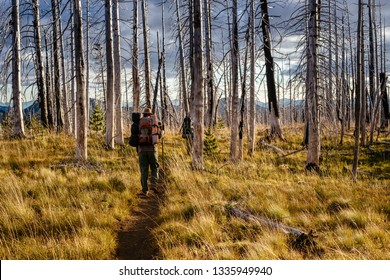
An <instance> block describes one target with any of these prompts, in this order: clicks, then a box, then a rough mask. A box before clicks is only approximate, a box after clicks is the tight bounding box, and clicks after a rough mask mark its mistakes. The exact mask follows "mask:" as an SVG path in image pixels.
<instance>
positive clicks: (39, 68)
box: [32, 0, 48, 128]
mask: <svg viewBox="0 0 390 280" xmlns="http://www.w3.org/2000/svg"><path fill="white" fill-rule="evenodd" d="M32 5H33V14H34V21H33V25H34V43H35V52H36V62H35V64H36V65H35V69H36V75H37V87H38V103H39V110H40V113H41V122H42V125H43V127H45V128H46V127H47V126H48V119H47V100H46V88H45V70H44V65H43V57H42V43H41V23H40V13H39V0H33V2H32Z"/></svg>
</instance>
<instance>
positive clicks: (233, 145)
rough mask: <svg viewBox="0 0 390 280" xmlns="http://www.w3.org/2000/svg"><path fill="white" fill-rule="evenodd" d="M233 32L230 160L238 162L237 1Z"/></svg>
mask: <svg viewBox="0 0 390 280" xmlns="http://www.w3.org/2000/svg"><path fill="white" fill-rule="evenodd" d="M232 11H233V32H232V51H231V60H232V88H233V89H232V92H233V94H232V111H231V116H232V120H231V130H230V160H231V161H236V160H237V153H238V151H237V146H238V55H239V54H238V19H237V0H233V10H232Z"/></svg>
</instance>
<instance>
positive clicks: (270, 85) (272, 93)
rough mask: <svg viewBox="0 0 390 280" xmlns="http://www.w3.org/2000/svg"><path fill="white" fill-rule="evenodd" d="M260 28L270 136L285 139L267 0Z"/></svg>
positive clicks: (262, 8) (262, 3)
mask: <svg viewBox="0 0 390 280" xmlns="http://www.w3.org/2000/svg"><path fill="white" fill-rule="evenodd" d="M261 12H262V19H261V29H262V31H263V42H264V47H263V49H264V56H265V71H266V77H267V92H268V109H269V113H270V125H271V138H274V137H275V136H278V137H279V138H280V139H282V140H283V141H285V140H286V139H285V138H284V136H283V133H282V129H281V127H280V120H279V105H278V99H277V96H276V85H275V66H274V58H273V56H272V52H271V50H272V44H271V34H270V23H269V16H268V3H267V0H263V1H261Z"/></svg>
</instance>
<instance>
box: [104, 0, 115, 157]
mask: <svg viewBox="0 0 390 280" xmlns="http://www.w3.org/2000/svg"><path fill="white" fill-rule="evenodd" d="M105 20H106V63H107V94H106V96H107V100H106V103H107V111H106V145H107V147H108V148H109V149H114V148H115V143H114V137H115V135H114V132H115V110H114V103H115V102H114V57H113V42H112V41H113V38H112V0H105Z"/></svg>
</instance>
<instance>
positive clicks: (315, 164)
mask: <svg viewBox="0 0 390 280" xmlns="http://www.w3.org/2000/svg"><path fill="white" fill-rule="evenodd" d="M320 5H321V4H320V3H319V1H318V0H310V1H309V18H308V39H307V47H306V56H307V67H306V102H307V110H306V126H305V127H306V133H307V135H306V137H307V141H308V152H307V162H306V169H307V170H315V171H319V164H320V126H319V123H320V122H319V111H318V98H319V97H318V65H317V64H318V58H317V46H318V44H317V40H318V17H319V6H320Z"/></svg>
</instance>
